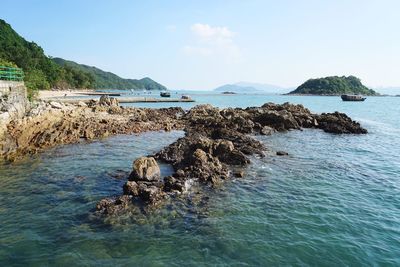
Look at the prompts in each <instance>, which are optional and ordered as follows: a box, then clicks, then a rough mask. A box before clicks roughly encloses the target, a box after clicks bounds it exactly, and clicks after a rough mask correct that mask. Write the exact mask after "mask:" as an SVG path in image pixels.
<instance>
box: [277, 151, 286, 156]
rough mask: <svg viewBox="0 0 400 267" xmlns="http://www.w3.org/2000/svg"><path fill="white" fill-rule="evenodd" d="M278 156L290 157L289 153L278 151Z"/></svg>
mask: <svg viewBox="0 0 400 267" xmlns="http://www.w3.org/2000/svg"><path fill="white" fill-rule="evenodd" d="M276 155H277V156H287V155H289V153H287V152H285V151H276Z"/></svg>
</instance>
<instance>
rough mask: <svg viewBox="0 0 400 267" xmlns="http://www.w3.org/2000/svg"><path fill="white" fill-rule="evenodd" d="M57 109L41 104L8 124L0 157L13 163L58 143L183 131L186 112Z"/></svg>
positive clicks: (94, 105) (66, 106)
mask: <svg viewBox="0 0 400 267" xmlns="http://www.w3.org/2000/svg"><path fill="white" fill-rule="evenodd" d="M60 107H61V108H58V107H57V108H54V107H52V106H51V104H48V103H43V104H41V103H39V105H38V107H37V108H33V109H32V110H31V111H30V112H29V113H28V116H26V117H25V118H23V119H19V120H13V121H11V122H10V123H9V124H8V125H7V131H6V132H7V135H6V141H5V142H4V146H3V147H2V149H1V150H0V156H2V157H4V158H7V159H9V160H13V159H15V158H18V157H20V156H23V155H26V154H34V153H37V152H39V151H41V150H42V149H45V148H49V147H52V146H55V145H58V144H70V143H76V142H79V141H81V140H82V139H84V140H92V139H96V138H103V137H107V136H109V135H115V134H131V133H140V132H144V131H158V130H164V129H165V128H169V129H175V130H180V129H183V122H182V121H178V120H177V119H176V117H177V116H179V115H178V114H180V113H183V110H182V109H180V108H172V109H168V110H167V111H165V110H163V109H159V110H157V109H137V108H124V107H117V106H111V107H110V106H103V105H99V104H98V103H92V104H91V105H89V106H88V107H80V106H74V105H71V104H60Z"/></svg>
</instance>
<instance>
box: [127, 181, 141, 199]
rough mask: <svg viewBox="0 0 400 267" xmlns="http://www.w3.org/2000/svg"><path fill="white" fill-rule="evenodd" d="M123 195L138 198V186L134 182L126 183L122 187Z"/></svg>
mask: <svg viewBox="0 0 400 267" xmlns="http://www.w3.org/2000/svg"><path fill="white" fill-rule="evenodd" d="M123 190H124V195H131V196H135V197H136V196H139V185H138V184H137V183H136V182H135V181H127V182H126V183H125V184H124V186H123Z"/></svg>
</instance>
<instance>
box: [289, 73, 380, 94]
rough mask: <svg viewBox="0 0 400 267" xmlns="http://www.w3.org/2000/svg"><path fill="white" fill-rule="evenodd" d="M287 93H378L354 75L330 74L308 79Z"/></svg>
mask: <svg viewBox="0 0 400 267" xmlns="http://www.w3.org/2000/svg"><path fill="white" fill-rule="evenodd" d="M289 94H300V95H341V94H361V95H378V93H377V92H375V91H374V90H372V89H369V88H368V87H366V86H364V85H363V84H362V83H361V80H360V79H359V78H357V77H354V76H348V77H346V76H342V77H338V76H331V77H325V78H319V79H310V80H308V81H306V82H305V83H303V84H302V85H300V86H299V87H297V89H296V90H294V91H292V92H290V93H289Z"/></svg>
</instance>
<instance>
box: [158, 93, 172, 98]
mask: <svg viewBox="0 0 400 267" xmlns="http://www.w3.org/2000/svg"><path fill="white" fill-rule="evenodd" d="M160 96H161V97H170V96H171V94H170V92H160Z"/></svg>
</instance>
